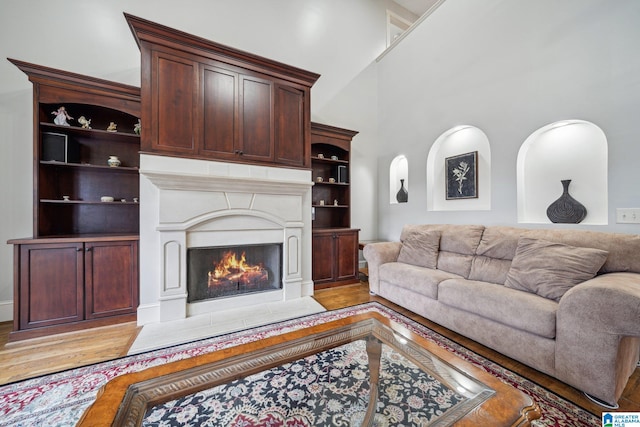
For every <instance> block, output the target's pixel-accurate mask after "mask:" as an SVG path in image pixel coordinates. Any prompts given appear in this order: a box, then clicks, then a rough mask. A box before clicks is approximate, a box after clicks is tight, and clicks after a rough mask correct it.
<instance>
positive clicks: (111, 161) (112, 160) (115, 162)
mask: <svg viewBox="0 0 640 427" xmlns="http://www.w3.org/2000/svg"><path fill="white" fill-rule="evenodd" d="M107 164H108V165H109V166H110V167H112V168H117V167H118V166H120V165H121V164H122V162H120V159H119V158H118V156H109V158H108V159H107Z"/></svg>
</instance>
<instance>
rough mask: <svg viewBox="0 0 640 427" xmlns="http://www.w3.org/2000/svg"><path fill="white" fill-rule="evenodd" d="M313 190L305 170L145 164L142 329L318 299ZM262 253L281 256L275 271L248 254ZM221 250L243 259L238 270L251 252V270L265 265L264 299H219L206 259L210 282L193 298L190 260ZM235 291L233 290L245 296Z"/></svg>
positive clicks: (162, 159) (150, 159)
mask: <svg viewBox="0 0 640 427" xmlns="http://www.w3.org/2000/svg"><path fill="white" fill-rule="evenodd" d="M312 185H313V183H312V181H311V171H310V170H306V169H304V170H303V169H289V168H280V167H268V166H258V165H248V164H239V163H224V162H216V161H209V160H199V159H187V158H176V157H168V156H157V155H151V154H141V155H140V217H141V218H144V219H145V220H144V221H140V248H141V251H140V306H139V307H138V324H139V325H144V324H147V323H153V322H158V321H161V322H163V321H170V320H178V319H185V318H187V317H192V316H199V315H202V314H207V313H214V312H219V311H220V310H228V309H238V308H246V309H248V310H250V307H251V306H257V305H261V304H264V303H269V302H278V301H288V300H292V299H295V298H300V297H303V296H308V295H313V281H312V279H311V187H312ZM263 245H264V246H266V247H268V248H270V249H269V251H270V252H271V251H272V250H273V251H276V252H278V254H277V257H276V258H277V260H278V261H273V260H271V259H265V260H255V259H253V255H251V254H250V252H252V251H253V250H254V249H255V248H256V247H258V246H263ZM222 246H224V247H226V248H234V250H236V252H238V251H239V252H240V253H237V254H236V260H238V258H239V259H242V252H244V253H245V261H246V262H247V263H249V264H257V265H258V266H259V265H260V264H263V268H265V269H266V271H267V272H268V274H267V276H268V277H269V281H268V284H266V282H265V283H262V284H260V286H261V287H265V288H267V289H262V290H260V292H251V291H250V292H247V293H242V294H235V295H222V296H220V297H218V295H215V297H214V295H213V293H210V292H209V276H208V273H209V271H212V269H213V267H214V266H213V265H212V264H213V260H212V259H208V260H205V261H204V264H205V266H206V267H203V271H204V273H203V272H199V273H197V275H198V276H201V277H206V279H200V280H201V281H202V280H206V282H207V286H206V289H207V290H206V292H202V293H201V294H198V291H192V289H191V285H190V284H189V280H190V278H191V277H192V275H193V274H196V273H189V269H190V268H191V267H190V264H191V259H192V258H193V257H194V256H199V255H193V254H195V253H198V252H199V249H209V250H214V249H215V250H218V248H220V247H222ZM274 247H275V248H278V249H277V250H276V249H273V248H274ZM242 248H244V249H242ZM219 255H220V254H218V255H215V256H216V257H218V256H219ZM264 256H265V258H270V257H272V256H274V257H275V255H269V256H267V255H264ZM238 273H240V271H239V270H238V271H237V272H236V274H238ZM203 274H204V276H202V275H203ZM188 276H189V277H188ZM271 278H273V279H274V281H273V282H271ZM275 279H277V281H276V280H275ZM229 282H230V283H227V285H228V286H227V287H229V288H233V287H235V288H236V290H237V289H238V288H241V287H242V285H238V283H237V282H236V284H235V285H234V284H233V283H231V282H233V281H232V280H230V281H229ZM213 284H216V282H212V285H213ZM255 286H257V285H256V284H255V283H254V284H253V285H250V286H245V288H253V287H255Z"/></svg>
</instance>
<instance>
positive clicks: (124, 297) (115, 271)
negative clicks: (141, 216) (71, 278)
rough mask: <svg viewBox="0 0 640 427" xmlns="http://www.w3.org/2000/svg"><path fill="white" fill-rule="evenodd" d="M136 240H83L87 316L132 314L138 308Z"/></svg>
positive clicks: (93, 317)
mask: <svg viewBox="0 0 640 427" xmlns="http://www.w3.org/2000/svg"><path fill="white" fill-rule="evenodd" d="M137 260H138V242H136V241H114V242H87V243H85V275H86V277H85V305H86V307H85V311H86V318H87V319H95V318H99V317H107V316H116V315H119V314H127V313H134V312H135V310H136V309H137V307H138V262H137Z"/></svg>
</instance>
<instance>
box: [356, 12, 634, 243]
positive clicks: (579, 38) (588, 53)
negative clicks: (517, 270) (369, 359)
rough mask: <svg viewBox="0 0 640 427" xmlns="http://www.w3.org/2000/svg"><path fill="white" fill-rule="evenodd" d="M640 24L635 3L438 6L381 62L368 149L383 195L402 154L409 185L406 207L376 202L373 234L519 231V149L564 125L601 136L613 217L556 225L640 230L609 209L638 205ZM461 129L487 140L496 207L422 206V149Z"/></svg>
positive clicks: (389, 236)
mask: <svg viewBox="0 0 640 427" xmlns="http://www.w3.org/2000/svg"><path fill="white" fill-rule="evenodd" d="M639 22H640V2H638V1H637V0H617V1H615V2H611V1H607V0H562V1H557V0H538V1H530V0H484V1H477V0H447V1H446V2H444V4H442V5H441V6H440V7H439V8H438V9H437V10H436V11H435V12H434V13H433V14H432V15H431V16H429V17H428V18H427V19H426V20H425V21H424V22H423V23H422V24H421V25H420V26H419V27H417V28H416V29H415V30H414V31H412V32H411V33H410V34H408V36H407V37H405V38H404V39H403V40H402V41H401V43H400V44H398V45H397V46H396V47H395V48H394V49H393V50H391V51H390V52H389V53H387V54H386V55H385V56H384V57H383V58H382V59H381V60H380V61H379V62H378V63H377V71H378V106H379V109H378V119H379V120H378V123H379V125H378V138H377V145H376V146H375V147H373V146H371V147H370V149H372V150H375V152H376V155H375V156H376V157H377V164H378V173H379V174H378V179H377V184H378V187H379V188H378V193H379V194H388V193H389V189H388V185H389V178H388V172H387V171H388V168H389V164H390V162H391V161H392V160H393V158H394V157H395V156H397V155H398V154H404V155H405V156H407V158H408V159H409V180H410V182H411V193H410V195H409V203H406V204H397V205H389V203H388V201H387V200H385V199H384V198H380V199H379V200H378V202H377V210H378V216H379V217H378V224H379V230H378V232H379V236H378V237H380V238H385V239H398V237H399V233H400V229H401V227H402V225H403V224H405V223H430V222H431V223H481V224H508V225H515V224H517V204H516V200H517V197H516V160H517V153H518V150H519V148H520V145H521V144H522V143H523V142H524V141H525V140H526V139H527V137H528V136H529V135H530V134H531V133H532V132H534V131H535V130H537V129H539V128H541V127H542V126H545V125H547V124H550V123H553V122H555V121H558V120H563V119H578V120H586V121H590V122H592V123H594V124H595V125H596V126H598V127H600V128H601V129H602V130H603V131H604V132H605V134H606V137H607V140H608V144H609V165H608V166H609V183H608V207H607V209H608V214H609V215H608V224H607V225H584V224H582V225H566V224H565V225H557V227H573V228H589V229H595V230H601V231H619V232H625V233H640V225H628V224H626V225H625V224H615V208H616V207H639V206H640V185H639V184H640V182H639V178H638V170H639V167H638V164H637V161H638V159H640V144H639V143H638V134H639V132H638V117H640V43H638V40H640V25H638V23H639ZM460 124H466V125H472V126H476V127H478V128H479V129H481V130H482V131H483V132H485V133H486V135H487V137H488V139H489V143H490V144H491V154H492V159H491V169H492V170H491V178H492V190H493V191H492V201H491V210H489V211H479V210H478V211H466V212H460V211H455V212H454V211H443V212H431V211H427V204H426V190H427V184H428V183H427V182H426V180H425V167H426V158H427V154H428V152H429V148H430V147H431V145H432V144H433V143H434V142H435V141H436V139H437V138H438V136H439V135H441V134H442V133H443V132H444V131H446V130H447V129H450V128H452V127H454V126H456V125H460ZM356 126H357V125H356ZM361 130H362V127H361ZM556 191H559V190H556ZM529 225H530V224H527V226H529ZM540 226H550V227H551V226H556V225H552V224H548V225H540Z"/></svg>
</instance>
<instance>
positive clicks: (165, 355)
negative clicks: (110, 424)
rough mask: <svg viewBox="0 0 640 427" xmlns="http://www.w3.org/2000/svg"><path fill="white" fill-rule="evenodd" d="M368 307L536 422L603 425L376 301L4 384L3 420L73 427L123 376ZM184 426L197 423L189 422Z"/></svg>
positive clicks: (0, 420) (247, 423) (0, 418)
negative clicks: (523, 402)
mask: <svg viewBox="0 0 640 427" xmlns="http://www.w3.org/2000/svg"><path fill="white" fill-rule="evenodd" d="M369 311H376V312H378V313H380V314H381V315H383V316H385V317H387V318H389V319H391V320H393V321H396V322H400V323H404V324H405V325H406V327H407V328H409V329H410V330H411V331H412V332H414V333H416V334H419V335H421V336H423V337H425V338H426V339H428V340H430V341H433V342H435V343H436V344H438V345H439V346H441V347H443V348H445V349H447V350H448V351H451V352H453V353H455V354H456V355H457V356H459V357H461V358H463V359H465V360H467V361H468V362H470V363H473V364H474V365H476V366H478V367H480V368H481V369H483V370H485V371H487V372H489V373H490V374H492V375H494V376H495V377H497V378H499V379H500V380H502V381H504V382H506V383H508V384H510V385H512V386H514V387H516V388H517V389H519V390H521V391H523V392H524V393H526V394H527V395H529V396H531V398H532V399H533V400H534V401H535V402H536V403H538V405H539V406H540V409H541V412H542V418H541V419H540V420H536V421H534V423H533V424H534V425H535V426H572V427H582V426H585V427H586V426H600V425H601V420H600V418H598V417H596V416H594V415H592V414H591V413H589V412H588V411H585V410H583V409H581V408H580V407H578V406H576V405H574V404H572V403H571V402H568V401H567V400H565V399H563V398H561V397H559V396H557V395H556V394H554V393H552V392H550V391H549V390H547V389H545V388H543V387H541V386H539V385H537V384H535V383H533V382H531V381H529V380H527V379H525V378H523V377H521V376H519V375H517V374H515V373H513V372H511V371H509V370H507V369H505V368H503V367H502V366H500V365H498V364H495V363H493V362H491V361H489V360H487V359H486V358H484V357H482V356H480V355H478V354H476V353H474V352H472V351H470V350H468V349H466V348H464V347H462V346H460V345H458V344H456V343H454V342H453V341H451V340H449V339H447V338H445V337H443V336H442V335H439V334H437V333H435V332H434V331H431V330H430V329H428V328H426V327H424V326H422V325H420V324H419V323H417V322H415V321H413V320H411V319H408V318H407V317H405V316H402V315H400V314H398V313H396V312H395V311H393V310H391V309H389V308H387V307H385V306H383V305H381V304H379V303H375V302H372V303H366V304H362V305H358V306H354V307H348V308H344V309H340V310H335V311H327V312H323V313H319V314H314V315H310V316H305V317H301V318H298V319H292V320H288V321H284V322H279V323H275V324H271V325H266V326H261V327H258V328H252V329H247V330H244V331H239V332H234V333H231V334H226V335H221V336H218V337H213V338H208V339H204V340H199V341H195V342H192V343H188V344H182V345H179V346H175V347H170V348H166V349H161V350H155V351H151V352H147V353H142V354H138V355H134V356H128V357H124V358H121V359H116V360H112V361H109V362H104V363H99V364H95V365H91V366H87V367H83V368H78V369H73V370H69V371H65V372H61V373H57V374H52V375H47V376H43V377H39V378H34V379H31V380H27V381H22V382H18V383H14V384H9V385H5V386H1V387H0V425H2V426H25V427H27V426H29V427H31V426H47V427H55V426H73V425H75V424H76V423H77V421H78V420H79V419H80V417H81V416H82V413H83V412H84V410H85V409H86V408H87V407H88V406H90V405H91V403H92V402H93V401H94V400H95V398H96V394H97V392H98V390H99V389H100V387H102V386H103V385H104V384H106V383H107V382H108V381H109V380H110V379H112V378H114V377H116V376H118V375H122V374H125V373H129V372H136V371H140V370H142V369H146V368H149V367H152V366H157V365H161V364H164V363H168V362H172V361H175V360H180V359H185V358H189V357H193V356H196V355H200V354H205V353H209V352H212V351H217V350H221V349H224V348H228V347H232V346H236V345H239V344H243V343H247V342H252V341H256V340H260V339H264V338H267V337H270V336H274V335H279V334H282V333H286V332H290V331H293V330H297V329H301V328H306V327H309V326H314V325H317V324H321V323H325V322H329V321H332V320H337V319H340V318H344V317H348V316H352V315H355V314H359V313H365V312H369ZM292 421H296V420H292ZM171 425H180V423H179V422H177V421H175V422H174V423H173V424H171ZM183 425H193V424H188V423H185V424H183ZM214 425H215V424H214ZM219 425H225V424H219ZM241 425H243V426H246V427H251V426H255V425H257V424H252V423H251V420H250V419H246V420H243V422H242V424H241ZM282 425H287V424H282ZM300 425H304V424H300ZM342 425H344V426H349V425H350V424H349V423H348V422H346V423H344V424H342ZM354 425H357V424H354ZM390 425H398V426H399V425H402V426H409V425H419V424H412V423H411V422H408V421H407V420H406V419H404V421H403V422H398V423H396V424H390ZM225 427H226V425H225Z"/></svg>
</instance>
